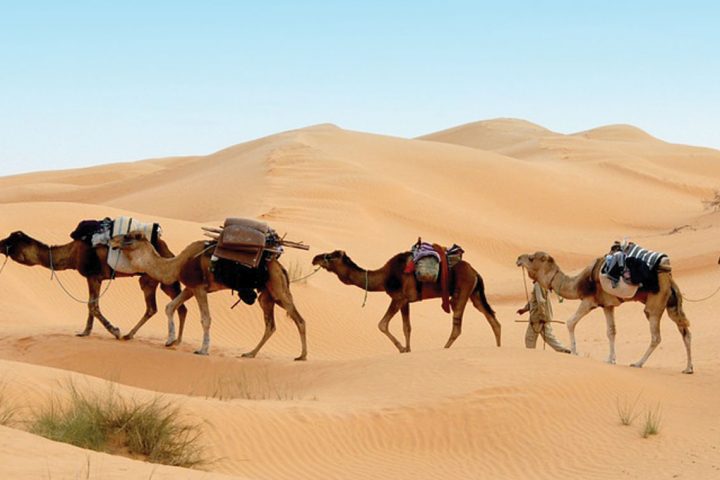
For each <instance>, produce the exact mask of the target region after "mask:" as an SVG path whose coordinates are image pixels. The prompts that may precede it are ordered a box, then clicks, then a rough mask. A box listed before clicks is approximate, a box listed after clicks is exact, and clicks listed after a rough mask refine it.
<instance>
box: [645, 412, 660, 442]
mask: <svg viewBox="0 0 720 480" xmlns="http://www.w3.org/2000/svg"><path fill="white" fill-rule="evenodd" d="M661 421H662V411H661V409H660V404H658V405H657V406H656V407H655V408H653V409H648V411H647V412H645V424H644V425H643V429H642V437H643V438H648V437H649V436H650V435H657V434H658V433H659V432H660V422H661Z"/></svg>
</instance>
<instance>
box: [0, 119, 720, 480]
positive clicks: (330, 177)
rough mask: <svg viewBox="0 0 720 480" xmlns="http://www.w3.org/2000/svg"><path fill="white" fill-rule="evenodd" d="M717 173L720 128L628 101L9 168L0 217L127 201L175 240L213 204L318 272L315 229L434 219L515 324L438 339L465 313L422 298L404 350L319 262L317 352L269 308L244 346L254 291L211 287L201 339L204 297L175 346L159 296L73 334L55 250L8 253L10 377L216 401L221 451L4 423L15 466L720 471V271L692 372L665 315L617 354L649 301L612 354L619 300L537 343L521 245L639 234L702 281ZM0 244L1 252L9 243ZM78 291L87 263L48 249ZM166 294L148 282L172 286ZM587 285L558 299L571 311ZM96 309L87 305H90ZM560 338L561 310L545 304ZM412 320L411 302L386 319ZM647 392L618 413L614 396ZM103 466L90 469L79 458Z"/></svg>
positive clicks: (358, 237) (594, 242) (332, 237)
mask: <svg viewBox="0 0 720 480" xmlns="http://www.w3.org/2000/svg"><path fill="white" fill-rule="evenodd" d="M718 185H720V152H719V151H716V150H712V149H707V148H700V147H691V146H685V145H675V144H669V143H666V142H663V141H662V140H660V139H657V138H654V137H652V136H650V135H649V134H647V133H645V132H643V131H642V130H640V129H638V128H636V127H633V126H628V125H611V126H605V127H600V128H596V129H593V130H589V131H585V132H579V133H575V134H571V135H564V134H560V133H556V132H552V131H550V130H548V129H545V128H543V127H541V126H538V125H534V124H532V123H529V122H526V121H522V120H515V119H498V120H490V121H484V122H478V123H474V124H468V125H463V126H459V127H455V128H452V129H450V130H445V131H442V132H437V133H432V134H429V135H425V136H423V137H420V138H417V139H403V138H396V137H390V136H381V135H373V134H367V133H362V132H354V131H348V130H343V129H341V128H338V127H336V126H333V125H318V126H312V127H308V128H304V129H299V130H294V131H289V132H284V133H280V134H277V135H272V136H270V137H266V138H262V139H258V140H255V141H252V142H248V143H244V144H240V145H236V146H232V147H230V148H227V149H225V150H222V151H219V152H216V153H214V154H211V155H208V156H198V157H180V158H166V159H152V160H144V161H139V162H134V163H124V164H114V165H104V166H98V167H92V168H86V169H79V170H65V171H50V172H39V173H32V174H26V175H19V176H12V177H5V178H0V236H3V237H4V236H6V235H7V234H9V233H10V232H12V231H14V230H19V229H22V230H23V231H25V232H26V233H28V234H29V235H31V236H33V237H35V238H37V239H40V240H42V241H44V242H46V243H51V244H59V243H65V242H67V241H69V236H68V234H69V232H70V231H72V230H73V228H74V227H75V225H76V224H77V223H78V222H79V221H80V220H82V219H86V218H102V217H104V216H111V217H113V216H118V215H132V216H136V217H137V218H139V219H141V220H145V221H158V222H160V223H161V224H162V226H163V229H164V236H163V238H164V239H165V240H166V241H167V242H168V244H169V246H170V248H171V249H173V250H174V251H176V252H178V251H180V250H181V249H182V248H183V247H184V246H185V245H186V244H188V243H189V242H191V241H193V240H196V239H199V238H202V234H201V231H200V226H202V225H217V224H219V223H221V222H222V220H223V219H224V218H225V217H226V216H244V217H251V218H256V219H260V220H265V221H267V222H269V223H270V224H271V225H272V226H273V227H274V228H275V229H276V230H278V231H279V232H281V233H285V232H287V234H288V238H292V239H295V240H304V241H305V242H307V243H309V244H310V245H311V246H312V248H311V250H310V252H303V251H296V250H291V251H288V252H287V253H286V254H285V255H284V256H283V257H282V259H281V263H283V264H284V265H285V266H286V267H288V268H289V269H290V270H291V271H292V272H293V273H294V274H309V273H311V272H312V268H313V267H312V266H311V265H310V260H311V259H312V257H313V256H314V255H315V254H317V253H320V252H327V251H332V250H335V249H342V250H345V251H346V252H347V253H348V255H350V256H351V257H352V258H353V260H354V261H355V262H357V263H358V264H359V265H361V266H362V267H366V268H377V267H379V266H381V265H382V264H383V263H384V261H385V260H387V259H388V258H389V257H390V256H392V255H394V254H395V253H398V252H401V251H404V250H406V249H408V248H409V246H410V245H411V244H412V243H413V242H414V241H415V240H416V239H417V237H418V236H422V237H423V238H424V239H426V240H431V241H435V242H438V243H443V244H448V245H449V244H452V243H458V244H460V245H462V246H463V247H464V248H465V251H466V254H465V259H466V260H467V261H469V262H470V263H471V264H472V265H473V266H474V267H475V268H476V269H477V270H478V271H479V272H480V273H481V274H482V276H483V278H484V279H485V284H486V293H487V296H488V300H489V302H490V304H491V305H492V306H493V308H494V309H495V310H497V312H498V318H499V320H500V322H501V323H502V325H503V346H502V347H501V348H497V347H495V346H494V340H493V336H492V332H491V330H490V328H489V326H488V324H487V322H486V321H485V319H484V318H483V317H482V315H481V314H480V313H479V312H477V311H476V310H474V309H472V308H468V309H467V311H466V315H465V323H464V326H463V333H462V335H461V336H460V338H459V339H458V340H457V341H456V343H455V345H454V346H453V347H452V348H451V349H449V350H445V349H443V348H442V346H443V345H444V343H445V340H446V338H447V336H448V335H449V333H450V329H451V323H452V322H451V318H450V316H449V315H447V314H445V313H444V312H443V311H442V310H441V308H440V301H439V300H431V301H427V302H424V303H422V304H413V305H412V308H411V315H412V320H413V331H412V339H413V340H412V343H413V351H412V353H409V354H403V355H401V354H399V353H397V350H396V349H395V348H394V347H393V346H392V344H391V343H390V342H389V341H388V340H387V338H386V337H385V336H384V335H382V334H381V333H380V332H379V331H378V329H377V322H378V321H379V319H380V318H381V317H382V315H383V313H384V311H385V309H386V308H387V305H388V303H389V302H388V298H387V297H386V296H385V295H384V294H382V293H370V294H369V297H368V301H367V305H366V306H365V308H361V305H362V302H363V291H362V290H361V289H358V288H355V287H351V286H346V285H343V284H341V283H340V282H339V281H338V280H337V278H335V277H334V276H333V275H331V274H329V273H327V272H324V271H321V272H319V273H317V274H315V275H313V276H312V277H310V278H309V279H308V280H307V281H304V282H300V283H296V284H293V285H292V290H293V294H294V297H295V301H296V305H297V307H298V309H299V310H300V312H301V313H302V314H303V316H304V317H305V319H306V320H307V324H308V342H309V358H308V361H307V362H304V363H303V362H293V361H292V358H293V357H295V356H297V355H298V354H299V352H300V343H299V339H298V335H297V331H296V329H295V326H294V325H293V324H292V322H291V321H290V320H289V319H288V318H286V317H285V315H284V314H282V313H281V312H278V314H277V322H278V330H277V332H276V334H275V336H274V337H273V338H272V339H271V340H270V341H269V342H268V344H267V345H266V346H265V348H264V349H263V350H262V351H261V353H260V354H259V355H258V358H256V359H252V360H250V359H242V358H239V357H240V354H241V353H243V352H245V351H248V350H250V349H251V348H252V347H254V345H255V344H256V343H257V341H258V340H259V339H260V337H261V335H262V331H263V321H262V313H261V311H260V308H259V307H258V306H257V305H254V306H251V307H248V306H238V307H237V308H235V309H233V310H230V308H229V307H230V306H231V305H232V304H233V303H234V302H235V300H236V298H237V297H232V296H231V295H230V293H229V292H221V293H215V294H212V295H211V296H210V304H211V309H212V315H213V324H212V330H211V333H212V345H211V352H210V353H211V354H210V356H209V357H198V356H195V355H193V354H192V351H193V350H194V349H195V348H197V347H198V346H199V344H200V341H201V333H202V331H201V328H200V322H199V314H198V309H197V305H196V304H195V302H194V301H191V302H190V303H189V308H190V313H189V316H188V325H187V330H186V335H185V342H184V343H183V344H182V345H180V346H179V347H177V348H172V349H167V348H165V347H164V346H163V344H164V339H165V334H166V331H167V326H166V325H167V324H166V320H165V318H164V315H163V314H162V313H161V314H158V315H156V316H155V317H153V318H152V319H151V320H150V321H149V322H148V323H147V324H146V325H145V326H144V327H143V329H141V330H140V331H139V333H138V334H137V336H136V338H135V339H134V340H132V341H129V342H123V341H117V340H114V339H113V338H112V337H111V336H110V335H109V334H108V332H107V331H105V329H104V328H103V327H102V325H99V324H96V326H95V329H94V331H93V334H92V335H91V336H90V337H87V338H78V337H75V336H74V333H75V332H78V331H80V330H82V328H83V327H84V324H85V318H86V307H85V306H84V305H82V304H79V303H76V302H74V301H73V300H71V299H70V298H68V297H67V296H66V295H65V293H63V291H62V290H61V289H60V287H59V286H58V284H57V283H56V282H53V281H50V275H49V271H48V270H46V269H43V268H42V267H33V268H29V267H25V266H22V265H20V264H17V263H15V262H12V261H10V262H8V264H7V265H6V267H5V269H4V270H3V272H2V273H1V274H0V379H1V380H2V382H3V384H4V387H3V397H2V398H3V401H4V402H17V403H20V404H21V405H22V407H23V408H25V409H30V410H31V409H32V408H39V407H40V406H41V405H43V404H44V402H46V401H47V398H48V397H49V396H50V395H52V394H56V395H57V394H59V393H60V392H62V385H63V383H64V382H67V381H69V380H72V381H73V382H74V383H76V384H78V385H81V386H82V387H83V388H87V389H90V390H97V389H102V388H106V387H107V385H108V383H109V384H111V385H113V386H114V388H115V389H116V391H117V392H118V393H119V394H121V395H128V396H136V397H140V398H152V397H153V396H155V395H158V394H160V395H162V396H163V398H166V399H169V400H171V401H172V402H173V403H174V404H175V403H176V404H177V405H178V406H180V407H181V409H182V410H183V412H185V413H186V414H188V415H190V416H191V417H192V418H195V419H197V420H200V421H202V422H203V431H204V436H203V443H204V445H205V446H206V448H207V450H208V453H209V455H210V456H211V457H212V458H213V459H215V461H214V462H213V463H211V464H209V465H206V466H204V467H202V469H201V470H197V469H195V470H189V469H177V468H173V467H165V466H156V465H152V464H148V463H144V462H141V461H138V460H133V459H130V458H126V457H122V456H113V455H108V454H101V453H95V452H89V451H86V450H82V449H79V448H76V447H72V446H69V445H65V444H61V443H56V442H51V441H49V440H46V439H43V438H40V437H37V436H34V435H31V434H29V433H27V432H24V431H22V425H11V428H9V427H0V472H2V473H3V474H4V475H3V477H5V478H53V479H56V478H85V477H86V476H89V478H149V477H150V476H152V478H215V477H217V478H229V477H234V478H251V479H297V478H320V479H337V478H343V479H354V478H358V479H359V478H378V479H383V478H388V479H390V478H392V479H397V478H403V479H405V478H407V479H422V478H501V479H526V478H533V479H534V478H537V479H544V478H563V477H570V478H593V479H595V478H597V479H605V478H607V479H616V478H696V479H698V478H700V479H702V478H708V479H709V478H718V477H719V476H720V421H719V418H720V417H719V416H718V413H717V405H718V398H720V354H718V352H717V345H718V342H719V341H720V329H718V328H717V318H716V314H715V311H716V310H717V307H718V306H719V302H720V295H717V296H714V297H712V298H710V299H709V300H706V301H704V302H685V310H686V313H687V315H688V317H689V318H690V321H691V329H692V333H693V350H694V357H695V358H694V363H695V370H696V374H695V375H691V376H688V375H682V374H681V373H680V371H681V370H682V369H683V368H684V366H685V353H684V347H683V344H682V340H681V338H680V335H679V334H678V333H677V330H676V328H675V325H674V324H673V323H672V322H671V321H670V320H669V319H668V318H667V317H665V318H664V319H663V321H662V333H663V342H662V344H661V345H660V347H659V348H658V349H657V350H656V351H655V353H654V354H653V356H652V357H651V358H650V360H649V361H648V363H647V364H646V366H645V368H642V369H633V368H630V367H628V366H627V365H628V364H629V363H631V362H632V361H635V360H637V359H639V358H640V356H641V355H642V354H643V352H644V351H645V349H646V348H647V345H648V343H649V340H650V336H649V331H648V326H647V321H646V320H645V317H644V315H643V312H642V305H640V304H627V305H623V306H621V307H620V308H619V309H618V310H617V313H616V319H617V326H618V334H617V350H618V351H617V356H618V364H617V365H614V366H613V365H607V364H605V363H604V359H605V357H606V355H607V339H606V336H605V321H604V317H603V315H602V312H600V311H594V312H592V313H591V314H590V315H588V316H587V318H585V319H583V320H582V321H581V322H580V323H579V324H578V326H577V330H576V333H577V337H578V350H579V355H578V356H576V357H573V356H568V355H561V354H557V353H555V352H553V351H551V350H549V349H548V350H543V349H542V347H541V346H540V348H538V349H537V350H527V349H525V348H524V347H523V337H524V330H525V324H522V323H515V322H514V320H516V319H518V318H519V317H518V316H517V315H516V314H515V310H516V309H517V308H519V307H520V306H522V305H523V304H524V303H525V293H524V287H523V278H522V275H521V271H520V270H519V269H518V268H517V267H515V263H514V262H515V258H516V257H517V256H518V255H519V254H522V253H527V252H534V251H536V250H545V251H547V252H549V253H551V254H552V255H553V256H554V257H555V259H556V260H557V261H558V263H559V264H560V265H561V266H562V267H563V269H564V270H565V271H566V272H568V273H574V272H577V271H579V270H580V269H581V268H582V267H584V266H585V265H588V264H590V263H591V262H592V261H593V260H594V258H595V257H597V256H599V255H601V254H602V253H604V252H605V251H606V250H607V248H608V246H609V245H610V244H611V243H612V241H613V240H615V239H620V238H622V237H624V236H628V237H630V238H631V239H633V240H635V241H637V242H638V243H639V244H641V245H643V246H646V247H648V248H653V249H656V250H661V251H664V252H667V253H668V254H669V255H670V256H671V259H672V263H673V266H674V273H673V275H674V278H675V279H676V281H677V282H678V284H679V285H680V287H681V289H682V291H683V293H684V294H685V295H686V296H687V297H688V298H691V299H693V298H695V299H697V298H700V297H704V296H706V295H708V294H710V293H712V292H713V291H714V290H715V289H716V288H717V287H718V286H719V285H720V267H718V265H717V257H718V251H717V249H716V238H717V237H718V233H720V214H719V213H716V212H713V211H712V210H707V209H705V208H704V205H703V203H702V201H703V200H707V199H709V198H711V197H712V196H713V191H714V189H715V188H718ZM2 258H4V257H2ZM59 276H60V279H61V281H62V282H63V284H64V285H65V286H66V288H67V289H68V290H69V291H70V292H72V293H73V294H75V295H77V296H80V297H83V296H85V295H86V294H85V292H86V287H85V282H84V279H82V278H81V277H80V276H79V275H78V274H77V273H75V272H72V271H65V272H60V273H59ZM166 303H167V297H165V296H164V294H162V293H159V294H158V304H159V305H160V306H161V307H163V306H164V305H165V304H166ZM101 307H102V310H103V312H104V313H105V315H106V316H107V317H108V318H109V319H110V320H111V321H112V322H113V323H114V324H116V325H117V326H119V327H120V328H121V330H122V331H123V332H127V331H128V330H129V329H130V328H132V326H133V325H134V324H135V323H136V322H137V320H138V319H139V318H140V316H141V315H142V313H143V311H144V303H143V301H142V294H141V292H140V290H139V288H138V285H137V280H135V279H129V278H123V279H118V280H116V281H115V282H113V283H112V284H111V286H110V288H109V290H108V292H107V294H106V295H105V296H104V297H103V298H102V300H101ZM576 307H577V302H576V301H569V300H568V301H565V302H563V303H561V304H557V303H555V315H556V319H558V320H565V319H567V318H568V317H569V316H570V315H571V313H572V312H573V311H574V309H575V308H576ZM96 323H97V322H96ZM554 327H555V331H556V334H557V336H558V337H559V338H560V339H561V340H562V341H563V342H565V343H567V339H568V336H567V332H566V330H565V328H564V326H562V325H555V326H554ZM391 329H392V330H393V332H395V334H396V335H402V332H401V322H400V319H399V318H397V319H395V320H393V322H392V323H391ZM638 397H639V401H638V406H637V411H638V413H639V414H641V415H640V417H639V418H638V419H636V420H635V422H634V423H633V425H631V426H622V425H620V421H619V418H618V414H617V412H616V404H617V402H618V400H620V401H621V402H623V401H626V400H633V399H635V398H638ZM658 406H659V408H660V409H661V411H662V424H661V431H660V433H659V435H657V436H653V437H650V438H647V439H645V438H642V436H641V434H640V430H641V428H642V423H643V418H642V415H643V414H644V413H645V412H646V411H647V410H649V409H655V408H657V407H658ZM88 471H89V475H88Z"/></svg>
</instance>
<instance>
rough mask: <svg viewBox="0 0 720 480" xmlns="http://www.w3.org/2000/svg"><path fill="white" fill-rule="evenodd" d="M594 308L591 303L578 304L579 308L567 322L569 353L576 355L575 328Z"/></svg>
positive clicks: (585, 301) (584, 301) (586, 301)
mask: <svg viewBox="0 0 720 480" xmlns="http://www.w3.org/2000/svg"><path fill="white" fill-rule="evenodd" d="M593 308H595V305H593V303H592V302H590V301H588V300H583V301H581V302H580V306H579V307H578V309H577V310H576V311H575V313H574V314H573V316H572V317H570V319H569V320H568V321H567V329H568V334H569V335H570V353H572V354H573V355H577V344H576V342H575V326H576V325H577V323H578V322H579V321H580V319H581V318H583V317H584V316H585V315H587V314H588V313H590V310H592V309H593Z"/></svg>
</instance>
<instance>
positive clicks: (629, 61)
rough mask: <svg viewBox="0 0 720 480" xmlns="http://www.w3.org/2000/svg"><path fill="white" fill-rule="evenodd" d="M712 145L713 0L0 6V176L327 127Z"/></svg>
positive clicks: (719, 117)
mask: <svg viewBox="0 0 720 480" xmlns="http://www.w3.org/2000/svg"><path fill="white" fill-rule="evenodd" d="M494 117H518V118H523V119H527V120H530V121H533V122H536V123H539V124H541V125H543V126H545V127H548V128H550V129H552V130H556V131H560V132H566V133H567V132H573V131H578V130H583V129H587V128H592V127H595V126H599V125H603V124H608V123H630V124H634V125H637V126H639V127H641V128H643V129H645V130H647V131H648V132H650V133H651V134H653V135H656V136H659V137H660V138H663V139H665V140H669V141H673V142H680V143H688V144H697V145H704V146H712V147H715V148H719V147H720V2H715V1H692V0H687V1H680V0H678V1H674V2H670V1H663V0H658V1H612V0H606V1H579V0H578V1H512V0H510V1H496V2H482V1H453V0H445V1H437V2H436V1H432V2H427V1H420V0H416V1H412V2H406V1H392V0H386V1H377V2H376V1H372V0H366V1H357V2H341V1H312V0H299V1H266V2H263V1H212V0H208V1H194V2H192V1H150V0H146V1H133V0H123V1H111V0H107V1H103V0H96V1H68V2H61V1H49V0H48V1H33V0H25V1H14V2H10V1H5V0H0V175H7V174H11V173H18V172H25V171H34V170H45V169H58V168H68V167H75V166H84V165H94V164H99V163H107V162H114V161H126V160H138V159H143V158H150V157H157V156H168V155H185V154H205V153H210V152H212V151H215V150H218V149H221V148H224V147H226V146H229V145H232V144H236V143H240V142H243V141H246V140H250V139H253V138H256V137H259V136H263V135H267V134H271V133H275V132H279V131H283V130H287V129H291V128H297V127H303V126H307V125H311V124H315V123H325V122H331V123H335V124H337V125H339V126H341V127H344V128H349V129H355V130H363V131H370V132H378V133H385V134H389V135H399V136H406V137H408V136H410V137H412V136H417V135H421V134H424V133H428V132H431V131H436V130H440V129H444V128H448V127H451V126H455V125H458V124H461V123H466V122H471V121H475V120H482V119H488V118H494Z"/></svg>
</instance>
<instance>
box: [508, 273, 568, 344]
mask: <svg viewBox="0 0 720 480" xmlns="http://www.w3.org/2000/svg"><path fill="white" fill-rule="evenodd" d="M525 312H530V321H529V323H528V328H527V331H526V332H525V347H526V348H535V346H536V345H537V338H538V334H539V335H542V337H543V340H545V343H547V344H548V345H550V346H551V347H552V348H553V349H554V350H555V351H558V352H562V353H570V349H568V348H565V346H564V345H563V344H562V343H560V341H559V340H558V339H557V338H555V335H553V332H552V327H551V326H550V321H551V320H552V306H551V305H550V298H549V297H548V291H547V290H546V289H544V288H543V287H542V286H541V285H540V284H539V283H538V282H533V291H532V294H531V295H530V300H529V301H528V303H527V305H525V306H524V307H523V308H521V309H520V310H518V311H517V313H518V315H522V314H524V313H525Z"/></svg>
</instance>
